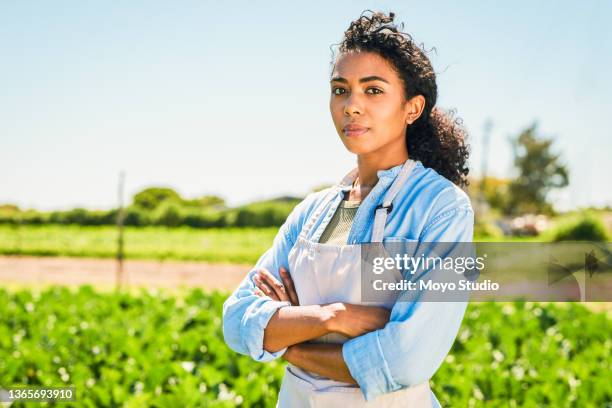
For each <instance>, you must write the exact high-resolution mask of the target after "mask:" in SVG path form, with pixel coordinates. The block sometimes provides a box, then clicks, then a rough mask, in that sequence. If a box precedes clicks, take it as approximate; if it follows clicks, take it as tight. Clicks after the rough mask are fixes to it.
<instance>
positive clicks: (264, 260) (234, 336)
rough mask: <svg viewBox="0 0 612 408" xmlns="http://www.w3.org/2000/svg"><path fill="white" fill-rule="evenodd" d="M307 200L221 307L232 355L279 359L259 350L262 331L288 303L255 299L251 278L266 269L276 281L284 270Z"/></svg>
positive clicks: (258, 358) (280, 353) (280, 230)
mask: <svg viewBox="0 0 612 408" xmlns="http://www.w3.org/2000/svg"><path fill="white" fill-rule="evenodd" d="M309 198H311V197H310V196H309V197H307V198H305V199H304V201H302V202H301V203H300V204H298V205H297V206H296V207H295V208H294V209H293V211H292V212H291V214H290V215H289V217H287V220H286V221H285V223H284V224H283V225H282V226H281V227H280V229H279V231H278V233H277V234H276V237H275V238H274V242H273V243H272V247H271V248H269V249H268V250H267V251H266V252H265V253H264V254H263V255H262V256H261V257H260V258H259V260H258V261H257V263H256V264H255V266H254V267H253V268H252V269H251V271H249V273H248V274H247V276H246V277H245V278H244V279H243V280H242V282H241V283H240V285H239V286H238V288H237V289H236V290H235V291H234V292H233V293H232V294H231V295H230V296H229V298H227V300H226V301H225V302H224V303H223V336H224V339H225V342H226V343H227V345H228V346H229V347H230V348H231V349H232V350H234V351H236V352H238V353H240V354H245V355H248V356H251V358H253V359H254V360H256V361H261V362H265V361H270V360H273V359H276V358H279V357H281V356H282V355H283V354H284V353H285V351H286V350H287V349H286V348H285V349H282V350H279V351H277V352H274V353H270V352H268V351H266V350H264V348H263V339H264V330H265V328H266V326H267V325H268V322H269V321H270V319H271V318H272V316H273V315H274V313H275V312H276V311H277V310H278V309H279V308H281V307H285V306H290V305H291V303H290V302H280V301H275V300H272V299H271V298H270V297H268V296H262V297H260V296H257V295H255V292H254V290H255V283H254V282H253V275H255V274H256V273H257V271H258V270H259V269H260V268H266V269H267V270H268V271H270V273H272V274H273V275H274V276H275V277H276V278H277V279H279V280H280V276H279V268H280V267H281V266H283V267H285V268H287V269H288V270H289V266H288V254H289V251H290V250H291V248H292V247H293V244H294V242H295V239H296V238H297V233H298V232H299V229H300V225H301V223H302V220H303V217H304V215H305V210H306V208H307V206H308V204H307V201H309Z"/></svg>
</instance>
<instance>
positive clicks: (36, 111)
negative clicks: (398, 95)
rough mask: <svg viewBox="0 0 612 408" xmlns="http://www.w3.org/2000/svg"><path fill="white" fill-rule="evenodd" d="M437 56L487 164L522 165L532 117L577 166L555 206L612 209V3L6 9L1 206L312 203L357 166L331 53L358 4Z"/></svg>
mask: <svg viewBox="0 0 612 408" xmlns="http://www.w3.org/2000/svg"><path fill="white" fill-rule="evenodd" d="M368 8H369V9H376V10H383V11H389V10H392V11H395V12H396V13H397V15H398V19H399V20H400V21H403V22H405V31H407V32H409V33H411V34H412V35H413V37H414V38H415V39H417V40H418V41H419V42H423V43H424V44H425V46H426V47H427V48H430V47H434V46H435V47H436V49H437V54H431V59H432V62H433V64H434V67H435V68H436V71H437V72H438V81H439V83H438V86H439V94H440V97H439V106H441V107H444V108H456V109H457V113H458V115H459V116H461V117H462V118H463V120H464V122H465V124H466V126H467V128H468V130H469V131H470V134H471V144H472V152H473V154H472V159H471V163H472V167H473V169H474V173H475V174H478V172H479V170H480V166H481V141H482V129H483V125H484V122H485V121H486V120H487V118H490V119H491V120H492V121H493V123H494V125H493V131H492V135H491V145H490V154H489V169H490V172H491V173H492V174H494V175H498V176H507V175H509V174H510V170H511V168H512V162H511V150H510V147H509V143H508V137H509V136H511V135H515V134H517V132H519V131H520V130H521V129H523V128H525V127H526V126H528V125H529V124H531V123H532V122H533V121H535V120H537V121H538V122H539V125H540V126H539V129H540V130H541V132H542V134H543V135H546V136H553V137H555V140H556V143H555V144H556V147H557V148H558V149H559V151H561V152H562V153H563V157H564V158H565V160H566V161H567V163H568V164H569V166H570V169H571V180H570V182H571V184H570V187H569V188H568V189H567V190H566V191H565V192H563V193H561V194H558V195H556V197H555V199H556V201H557V203H558V204H559V205H560V207H561V208H571V207H576V206H584V205H604V204H612V188H611V187H610V186H611V185H612V183H610V181H609V179H610V175H612V160H610V153H611V152H612V132H611V129H612V126H610V124H609V120H610V118H609V117H610V115H611V114H612V80H611V79H610V72H612V29H611V28H610V26H609V18H610V16H612V3H611V2H606V1H599V2H598V1H586V2H576V1H573V2H570V1H563V2H559V1H542V2H528V1H521V2H517V3H514V2H513V4H510V3H501V2H484V1H481V2H450V1H448V2H424V1H420V2H413V1H404V2H364V1H338V2H323V1H320V2H315V1H310V2H301V3H295V2H280V1H279V2H247V1H244V2H240V3H238V2H220V1H214V2H212V1H179V2H167V1H164V2H162V1H130V2H104V1H95V2H94V1H82V2H81V1H69V2H68V1H56V2H49V1H27V2H17V1H14V2H1V3H0V53H1V55H2V58H1V62H0V78H1V79H0V81H1V89H2V91H1V92H0V203H3V202H10V203H15V204H18V205H20V206H23V207H33V208H38V209H63V208H71V207H74V206H85V207H90V208H110V207H112V206H113V205H115V204H116V183H117V178H118V174H119V172H120V170H125V171H126V172H127V179H126V189H127V193H128V194H129V195H131V194H133V193H134V192H136V191H138V190H140V189H141V188H143V187H146V186H149V185H167V186H171V187H174V188H176V189H177V190H178V191H179V192H180V193H181V194H183V195H184V196H187V197H192V196H198V195H202V194H218V195H221V196H222V197H224V198H226V200H227V201H228V202H229V203H230V204H232V205H235V204H240V203H243V202H247V201H250V200H255V199H260V198H268V197H273V196H277V195H281V194H295V195H303V194H305V193H306V192H308V191H309V190H310V189H311V188H312V187H314V186H317V185H319V184H322V183H332V182H334V181H337V180H339V179H340V177H341V176H343V175H344V173H345V172H346V171H348V170H349V169H350V168H352V166H353V165H354V160H355V159H354V157H353V156H352V155H351V154H350V153H348V152H347V151H346V150H345V149H344V147H343V145H342V143H341V142H340V140H339V138H338V136H337V134H336V132H335V130H334V128H333V125H332V122H331V117H330V114H329V111H328V99H329V85H328V80H329V70H330V65H329V63H330V50H329V46H330V45H331V44H333V43H337V42H338V41H340V39H341V36H342V33H343V31H344V30H345V29H346V28H347V27H348V25H349V23H350V21H351V20H353V19H354V18H356V17H357V16H359V14H360V13H361V12H362V10H364V9H368Z"/></svg>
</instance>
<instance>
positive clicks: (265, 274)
mask: <svg viewBox="0 0 612 408" xmlns="http://www.w3.org/2000/svg"><path fill="white" fill-rule="evenodd" d="M259 276H260V277H261V278H262V281H263V282H264V283H266V284H267V285H268V286H269V287H271V288H272V289H273V290H274V292H275V293H276V296H278V298H279V299H280V300H282V301H288V300H289V296H287V291H286V290H285V286H284V285H283V284H282V283H281V282H280V281H279V280H278V279H276V278H275V277H274V275H272V274H271V273H270V272H269V271H268V270H267V269H265V268H261V269H260V270H259Z"/></svg>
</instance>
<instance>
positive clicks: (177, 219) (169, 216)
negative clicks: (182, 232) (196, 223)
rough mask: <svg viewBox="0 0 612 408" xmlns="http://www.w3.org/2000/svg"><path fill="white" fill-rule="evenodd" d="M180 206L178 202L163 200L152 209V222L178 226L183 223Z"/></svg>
mask: <svg viewBox="0 0 612 408" xmlns="http://www.w3.org/2000/svg"><path fill="white" fill-rule="evenodd" d="M181 210H182V208H181V205H180V204H179V203H178V202H175V201H165V202H162V203H161V204H160V205H159V207H157V208H156V209H155V211H153V215H152V218H153V224H154V225H163V226H166V227H178V226H179V225H181V224H182V223H183V215H182V211H181Z"/></svg>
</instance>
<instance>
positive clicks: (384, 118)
mask: <svg viewBox="0 0 612 408" xmlns="http://www.w3.org/2000/svg"><path fill="white" fill-rule="evenodd" d="M330 85H331V96H330V102H329V108H330V111H331V115H332V119H333V121H334V126H335V127H336V131H337V132H338V135H340V139H342V143H344V145H345V146H346V148H347V149H348V150H349V151H350V152H352V153H355V154H358V155H363V154H368V153H373V152H378V153H381V154H387V153H389V152H394V153H395V154H398V153H399V152H401V154H406V137H405V135H406V126H407V125H408V124H409V123H412V122H414V121H415V120H416V119H417V118H418V116H419V115H420V113H421V112H422V110H423V107H424V99H423V97H422V96H418V97H415V98H416V99H415V98H412V99H411V100H410V101H405V99H404V86H403V83H402V81H401V79H400V78H399V76H398V74H397V72H396V71H395V70H394V69H393V67H392V65H391V64H390V63H389V62H388V61H387V60H386V59H385V58H383V57H381V56H379V55H378V54H376V53H373V52H352V53H348V54H342V55H340V56H339V58H338V60H337V61H336V65H335V67H334V71H333V73H332V80H331V81H330ZM419 105H420V106H419Z"/></svg>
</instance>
